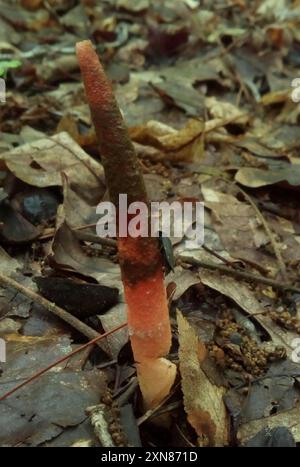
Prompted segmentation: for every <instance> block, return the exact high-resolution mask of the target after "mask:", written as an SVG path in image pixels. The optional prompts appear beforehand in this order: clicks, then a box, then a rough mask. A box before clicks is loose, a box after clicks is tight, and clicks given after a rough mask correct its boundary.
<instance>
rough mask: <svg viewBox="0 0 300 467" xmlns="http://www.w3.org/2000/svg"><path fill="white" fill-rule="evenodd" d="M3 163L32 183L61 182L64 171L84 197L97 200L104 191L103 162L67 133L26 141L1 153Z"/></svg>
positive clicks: (21, 178) (48, 185)
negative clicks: (30, 141)
mask: <svg viewBox="0 0 300 467" xmlns="http://www.w3.org/2000/svg"><path fill="white" fill-rule="evenodd" d="M0 166H1V167H3V166H4V167H6V168H7V169H8V170H9V171H10V172H12V173H13V174H14V175H15V176H16V177H17V178H19V179H20V180H22V181H23V182H25V183H28V184H29V185H33V186H37V187H50V186H61V185H62V177H61V174H62V172H63V173H64V174H65V175H66V177H67V178H68V180H69V181H70V182H71V183H72V188H73V189H74V190H76V192H77V193H78V194H80V195H81V196H82V197H83V198H84V199H87V201H89V202H91V203H95V204H96V203H97V202H98V201H99V199H100V197H101V196H102V195H103V193H104V185H103V184H102V183H101V181H100V180H101V178H102V177H103V168H102V165H101V164H99V163H98V162H96V161H95V160H94V159H93V158H92V157H90V156H89V155H88V154H87V153H85V152H84V151H83V150H82V149H81V147H80V146H79V145H78V144H77V143H75V141H73V139H72V138H71V137H70V136H69V135H68V134H67V133H60V134H58V135H56V136H53V137H51V138H43V139H40V140H38V141H36V142H34V143H28V144H24V145H23V146H20V147H18V148H16V149H13V150H11V151H8V152H5V153H3V154H1V157H0Z"/></svg>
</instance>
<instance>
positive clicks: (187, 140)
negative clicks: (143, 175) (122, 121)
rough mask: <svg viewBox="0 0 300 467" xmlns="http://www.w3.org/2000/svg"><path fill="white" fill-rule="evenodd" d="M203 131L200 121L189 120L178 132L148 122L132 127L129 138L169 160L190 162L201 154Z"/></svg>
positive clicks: (155, 122) (157, 123) (162, 125)
mask: <svg viewBox="0 0 300 467" xmlns="http://www.w3.org/2000/svg"><path fill="white" fill-rule="evenodd" d="M203 131H204V122H203V121H202V120H197V119H191V120H189V121H188V122H187V124H186V126H185V127H184V128H181V129H180V130H175V129H174V128H172V127H170V126H168V125H165V124H163V123H160V122H157V121H155V120H150V121H149V122H148V123H147V124H146V125H145V126H142V127H133V128H132V129H131V130H130V136H131V138H132V139H133V140H134V141H136V142H137V143H140V144H145V145H148V146H153V147H155V148H157V149H160V150H161V151H162V152H163V153H164V154H165V157H166V158H168V159H170V160H173V161H187V162H192V161H194V160H196V159H197V158H199V154H200V155H201V154H202V151H200V149H201V148H202V144H203V139H202V136H203Z"/></svg>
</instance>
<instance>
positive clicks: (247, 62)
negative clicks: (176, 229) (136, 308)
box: [0, 0, 300, 447]
mask: <svg viewBox="0 0 300 467" xmlns="http://www.w3.org/2000/svg"><path fill="white" fill-rule="evenodd" d="M47 3H49V5H51V8H50V9H48V8H46V7H45V2H40V1H34V0H26V1H25V0H24V1H22V2H21V7H17V6H16V5H15V4H13V3H12V2H8V1H5V0H2V1H1V11H2V16H1V19H0V25H1V27H0V31H1V32H0V40H1V42H0V74H1V76H2V77H4V78H5V80H6V82H7V93H6V103H5V105H4V104H3V103H2V102H1V105H0V131H1V144H0V259H1V266H0V272H1V273H2V274H3V275H4V276H5V277H7V278H12V279H14V280H16V281H17V282H18V283H19V284H21V285H24V286H25V287H26V288H28V289H32V290H33V291H35V292H37V291H38V288H37V285H38V286H39V292H40V293H41V295H43V296H44V297H46V298H48V299H49V300H50V301H51V302H54V303H55V304H56V306H58V307H62V308H64V309H65V310H67V311H68V312H69V313H70V314H74V316H75V317H76V316H77V317H80V320H82V322H83V323H84V324H85V325H87V326H89V328H90V329H92V330H93V331H94V332H95V333H98V334H101V333H103V332H110V331H111V332H112V334H111V335H110V336H108V337H107V338H106V339H103V340H101V341H99V346H94V347H93V348H92V347H90V348H89V349H86V350H85V351H84V352H82V353H80V354H79V355H81V357H80V356H78V358H77V359H75V358H74V356H73V357H70V359H69V360H67V363H64V364H58V365H57V366H56V367H54V368H53V369H52V370H51V371H49V372H48V373H45V374H44V375H42V376H40V378H38V379H36V381H33V382H31V383H30V384H28V385H27V386H25V387H23V388H22V389H20V393H19V398H18V397H17V396H15V395H11V396H10V398H7V399H6V400H4V401H1V402H0V423H1V426H2V427H4V428H3V430H2V432H1V440H0V444H1V445H3V446H19V445H20V446H24V445H26V446H27V445H30V446H57V445H58V446H59V445H63V446H73V445H79V444H80V443H83V445H87V446H92V445H98V444H99V436H98V437H97V434H96V435H95V433H94V429H93V426H94V424H93V422H92V415H91V413H94V414H95V413H97V414H98V415H99V414H100V418H101V417H102V415H103V413H104V414H106V416H108V418H110V419H111V420H112V421H113V422H114V425H115V427H114V430H115V432H113V435H112V436H111V439H113V440H114V441H113V443H114V444H117V445H128V444H129V445H140V444H141V439H142V442H143V445H144V446H148V447H149V446H174V445H178V446H189V447H190V446H196V445H197V446H207V445H210V446H213V445H215V446H241V445H250V446H251V445H257V444H260V445H276V443H277V445H280V443H281V445H282V444H283V445H294V444H295V442H296V443H299V442H300V436H299V433H300V430H299V423H298V419H299V377H300V370H299V368H300V365H299V352H298V351H297V348H298V347H297V342H298V343H299V340H298V341H297V339H299V329H300V321H299V320H300V315H299V313H300V308H299V307H300V299H299V297H300V295H299V294H300V290H299V289H298V287H300V286H299V258H300V250H299V243H300V240H299V238H300V237H299V232H300V229H299V202H298V198H297V192H298V187H299V184H300V182H299V180H300V177H299V170H298V167H299V154H298V152H299V151H298V147H299V141H300V132H299V103H298V101H297V99H296V100H295V99H293V96H294V97H295V96H296V97H297V95H296V94H295V92H297V89H295V87H293V84H292V81H293V79H295V78H297V77H298V76H297V75H298V71H297V70H298V68H299V57H298V55H299V54H298V42H299V33H298V30H297V27H298V17H299V5H298V2H288V1H285V0H281V1H280V2H274V1H273V0H264V1H262V2H259V3H258V4H257V3H253V2H233V4H232V5H231V7H230V9H228V8H223V7H224V6H225V3H224V2H210V1H208V2H205V5H202V6H200V2H197V1H190V0H186V1H184V2H161V1H159V0H141V1H129V0H122V1H121V0H111V1H108V2H101V5H100V4H99V2H98V3H97V2H94V1H82V2H70V1H68V0H64V1H55V0H52V1H51V2H47ZM45 28H46V29H47V31H48V32H49V34H48V35H47V36H45ZM86 30H89V31H91V35H92V37H93V41H94V43H95V44H96V47H97V50H98V52H99V53H100V55H101V57H102V60H103V63H104V65H105V68H106V70H107V72H108V75H109V77H110V79H111V80H112V82H113V86H114V91H115V94H116V96H117V99H118V102H119V104H120V107H121V110H122V113H123V115H124V117H125V120H126V123H127V125H128V128H129V133H130V136H131V138H132V140H133V143H134V145H135V148H136V151H137V153H138V156H139V161H140V166H141V169H142V171H143V173H144V177H145V182H146V186H147V190H148V193H149V197H150V199H151V200H164V201H168V202H172V201H174V200H179V201H181V202H183V201H184V200H192V201H193V202H196V201H203V202H204V204H205V243H204V247H203V248H201V249H199V250H187V249H186V246H185V243H184V238H183V239H176V240H175V239H172V243H173V247H174V254H175V259H176V266H175V268H174V271H171V272H169V273H168V274H167V276H166V285H167V292H168V297H169V305H170V315H171V321H172V328H173V337H174V339H173V347H172V350H171V357H172V361H174V362H176V363H178V367H179V370H180V375H179V376H178V378H179V382H180V385H179V386H180V387H179V386H178V385H177V386H175V387H174V388H173V389H172V390H171V392H170V394H169V395H167V396H166V398H165V400H164V403H163V404H162V405H161V406H159V407H158V408H157V409H155V410H154V411H153V413H151V414H145V413H144V412H143V408H142V406H141V399H140V394H139V392H138V389H137V385H136V375H135V369H134V365H133V361H132V355H131V353H130V352H129V351H128V331H127V330H126V328H124V329H119V330H118V331H117V332H116V333H113V331H114V329H115V328H117V327H118V326H120V325H122V324H123V323H124V322H125V321H126V310H125V304H124V297H123V286H122V282H121V277H120V272H119V265H118V257H117V252H116V246H115V244H114V243H111V244H104V243H100V242H99V241H98V240H99V239H98V237H97V236H96V231H95V224H96V222H97V220H98V218H97V215H96V212H95V209H96V206H97V204H98V203H99V201H101V200H107V199H108V195H107V193H106V185H105V180H104V171H103V167H102V165H101V160H99V158H98V156H97V141H96V137H95V133H94V130H93V127H92V125H91V119H90V115H89V111H88V108H87V105H86V103H85V97H84V92H83V86H82V83H81V78H80V77H79V70H78V65H77V62H76V59H75V51H74V45H75V42H77V41H79V40H81V39H85V38H86V37H85V36H86ZM8 38H9V39H8ZM8 41H9V42H8ZM116 170H118V167H116ZM242 190H245V193H246V195H247V196H244V195H243V191H242ZM249 199H250V200H251V202H250V201H249ZM266 226H267V228H266ZM194 260H198V261H202V263H209V264H210V265H212V268H210V269H209V270H208V269H207V268H205V267H204V266H202V267H200V268H199V266H197V264H196V263H195V261H194ZM218 265H219V266H220V265H222V266H223V269H222V271H221V270H218V267H217V266H218ZM224 268H225V269H224ZM243 272H246V273H248V274H250V277H249V278H248V279H247V280H246V279H245V277H243V276H242V275H241V274H240V275H239V273H243ZM251 275H252V276H253V280H251ZM254 276H258V280H254ZM259 278H267V279H270V280H271V281H272V284H269V285H268V284H266V283H264V282H263V281H261V282H260V280H259ZM256 279H257V278H256ZM291 287H292V288H293V290H291ZM298 290H299V291H298ZM176 310H180V311H178V312H176ZM0 335H1V337H2V338H4V339H5V340H6V342H7V362H6V363H1V376H0V388H1V394H4V393H5V392H7V391H8V390H10V389H13V387H14V386H16V385H17V384H18V383H20V381H23V380H24V379H26V378H28V377H31V376H32V375H33V373H34V372H37V371H39V370H41V369H42V368H43V367H46V366H47V365H49V364H51V363H53V362H54V361H55V360H56V359H58V358H60V357H62V356H66V355H67V354H68V353H69V352H71V351H72V350H76V348H79V346H80V345H81V344H82V343H83V342H85V339H86V338H84V337H83V335H82V333H80V332H79V331H78V330H76V329H75V328H73V327H72V326H71V325H70V324H67V323H65V322H63V321H62V320H60V319H58V318H57V317H55V316H53V314H52V313H51V311H49V309H46V308H45V307H43V306H41V304H39V303H35V301H34V300H32V299H29V298H28V297H25V296H24V295H23V294H22V293H20V292H18V291H16V290H14V289H13V288H12V287H9V286H7V285H4V284H3V283H2V282H1V288H0ZM126 346H127V347H126ZM126 349H127V350H126ZM72 362H73V364H72ZM1 394H0V396H1ZM103 401H104V402H103ZM99 404H100V405H99ZM95 405H96V406H97V407H98V409H97V410H98V412H97V411H96V412H93V411H92V412H89V414H88V413H87V412H86V409H87V408H88V407H89V406H95ZM74 407H76V410H74ZM99 407H100V409H99ZM99 410H100V412H99ZM119 410H120V411H121V414H120V413H119V412H118V411H119ZM23 411H25V415H24V413H23ZM141 417H142V418H141ZM93 420H94V419H93ZM137 420H143V422H142V423H137ZM157 426H159V433H160V434H159V435H158V434H157V429H156V427H157ZM229 426H230V427H231V429H230V430H229ZM132 433H134V436H132ZM162 434H163V436H161V435H162ZM100 443H101V441H100ZM255 443H256V444H255ZM274 443H275V444H274ZM278 443H279V444H278Z"/></svg>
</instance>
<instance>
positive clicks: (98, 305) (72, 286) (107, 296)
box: [35, 277, 119, 318]
mask: <svg viewBox="0 0 300 467" xmlns="http://www.w3.org/2000/svg"><path fill="white" fill-rule="evenodd" d="M35 282H36V283H37V285H38V289H39V292H40V293H41V294H42V295H43V296H44V297H45V298H47V299H48V300H50V301H51V302H54V303H56V305H58V306H60V307H62V308H64V309H66V310H67V311H69V312H70V313H72V315H74V316H76V317H77V318H88V317H89V316H94V315H96V314H101V313H104V312H105V311H107V310H109V308H111V307H112V306H113V305H115V304H116V303H117V301H118V295H119V291H118V289H116V288H112V287H106V286H104V285H99V284H83V283H80V282H75V281H72V280H71V279H67V278H63V277H36V278H35Z"/></svg>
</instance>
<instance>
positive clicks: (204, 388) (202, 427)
mask: <svg viewBox="0 0 300 467" xmlns="http://www.w3.org/2000/svg"><path fill="white" fill-rule="evenodd" d="M177 322H178V334H179V361H180V363H179V366H180V372H181V385H182V391H183V397H184V408H185V411H186V413H187V416H188V421H189V423H190V424H191V425H192V427H193V428H194V429H195V431H196V432H197V435H198V436H199V437H200V440H202V444H203V443H205V444H208V445H209V446H224V445H226V444H227V442H228V419H227V414H226V409H225V405H224V402H223V396H224V394H225V392H226V391H225V388H224V387H222V386H217V385H216V384H214V383H213V382H211V381H210V380H209V378H208V377H207V375H206V374H205V372H204V371H203V369H202V367H201V363H202V362H203V360H204V358H205V355H206V350H205V346H204V344H203V343H201V342H200V340H199V338H198V336H197V334H196V332H195V331H194V329H193V328H192V327H191V326H190V324H189V323H188V321H187V320H186V319H185V318H184V317H183V315H182V314H181V312H180V311H178V312H177ZM200 442H201V441H200Z"/></svg>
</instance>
